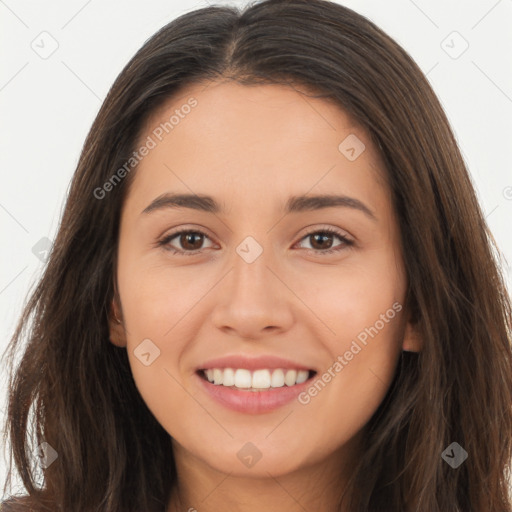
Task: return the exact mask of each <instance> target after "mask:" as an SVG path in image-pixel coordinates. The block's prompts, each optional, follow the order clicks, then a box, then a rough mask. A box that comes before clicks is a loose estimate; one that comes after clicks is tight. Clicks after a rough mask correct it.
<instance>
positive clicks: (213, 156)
mask: <svg viewBox="0 0 512 512" xmlns="http://www.w3.org/2000/svg"><path fill="white" fill-rule="evenodd" d="M300 90H301V91H305V89H304V88H301V89H300ZM308 94H310V92H308ZM313 94H314V93H313ZM150 140H151V143H150V142H149V141H150ZM144 144H146V145H147V146H150V145H151V149H150V150H149V151H147V152H146V154H145V156H144V157H143V158H141V160H140V162H139V165H138V166H137V169H136V173H135V180H134V184H133V186H132V188H131V191H130V195H136V196H137V197H142V196H144V200H146V199H152V198H153V197H150V196H155V195H156V194H157V193H158V192H163V191H169V190H173V191H176V190H178V191H182V192H185V191H186V192H188V193H191V192H192V193H194V192H196V191H197V192H200V193H208V194H212V195H216V196H218V197H219V196H220V197H221V198H222V199H224V198H223V197H222V190H223V189H226V188H227V189H228V190H227V192H228V194H227V195H229V196H232V195H233V193H234V190H235V189H236V191H237V194H238V195H242V196H244V197H245V200H246V201H247V200H250V198H249V196H252V197H254V198H261V197H262V195H263V196H267V197H269V196H270V195H271V193H272V191H275V192H276V194H277V195H283V194H286V195H287V196H289V195H290V194H297V195H299V194H305V193H307V192H308V190H312V189H314V192H316V193H332V192H334V190H333V189H340V190H339V191H340V192H344V193H352V194H355V193H358V194H359V195H360V196H361V195H362V196H366V199H367V201H368V202H372V201H373V202H375V198H374V199H373V200H372V199H371V198H370V197H369V195H371V189H372V187H373V189H374V191H376V189H377V188H378V189H382V190H381V192H384V191H385V190H384V189H385V187H384V182H383V180H382V176H383V175H384V173H383V165H382V162H381V159H380V155H379V154H378V152H377V151H376V149H375V147H374V145H373V144H372V142H371V141H370V139H369V137H368V135H367V133H366V131H365V130H364V129H363V128H362V127H361V126H359V125H358V124H357V123H356V122H354V121H353V119H352V118H351V117H350V116H349V115H348V114H347V113H346V112H345V111H344V110H343V109H342V108H341V107H339V106H338V105H337V104H336V103H335V102H334V101H332V100H328V99H325V98H314V97H311V96H308V95H304V94H302V93H301V92H298V91H297V90H294V89H293V88H291V87H289V86H285V85H275V84H265V85H251V86H247V85H241V84H238V83H235V82H229V81H228V82H207V83H199V84H193V85H191V86H189V87H186V88H185V89H183V90H181V91H180V93H178V94H176V95H175V96H173V97H172V98H171V99H169V100H168V101H167V102H166V103H165V104H164V105H163V106H162V107H161V108H160V109H158V110H157V111H156V112H154V113H153V114H152V115H151V116H150V117H149V118H148V120H147V122H146V123H145V126H144V129H143V130H142V131H141V135H140V137H139V141H138V145H137V147H140V146H142V145H144ZM347 151H348V152H347ZM354 156H355V158H354ZM134 189H135V190H134ZM251 192H252V193H251ZM230 198H231V199H232V197H226V200H227V201H229V199H230ZM361 199H363V198H361ZM255 200H256V199H255ZM246 204H247V203H246Z"/></svg>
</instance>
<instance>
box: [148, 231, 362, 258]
mask: <svg viewBox="0 0 512 512" xmlns="http://www.w3.org/2000/svg"><path fill="white" fill-rule="evenodd" d="M186 233H187V234H190V233H193V234H199V235H203V236H204V237H206V238H210V237H209V236H208V235H207V234H206V233H204V232H203V231H201V230H200V229H183V230H181V231H177V232H176V233H171V234H169V235H167V236H165V237H164V238H162V239H161V240H159V241H158V242H157V246H158V247H164V248H165V250H167V251H170V252H171V253H172V254H177V255H182V256H195V255H197V254H199V253H200V252H201V249H197V250H195V251H182V250H179V249H176V248H174V247H171V246H169V245H168V244H169V242H170V241H171V240H173V239H174V238H176V237H178V236H179V235H183V234H186ZM317 234H323V235H325V234H329V235H335V236H337V237H338V238H339V239H340V240H341V241H342V242H343V244H341V245H339V246H337V247H335V248H334V249H326V250H324V251H322V250H315V249H306V251H308V252H313V253H316V254H320V255H322V256H323V255H326V254H332V253H334V252H339V251H341V250H343V249H344V248H347V247H351V246H353V245H354V242H353V241H352V240H349V239H348V238H347V237H346V236H344V235H342V234H341V233H340V232H339V231H337V230H336V229H333V228H322V229H317V230H316V231H310V232H309V233H306V234H305V235H304V236H303V237H302V238H301V239H300V240H299V242H300V241H302V240H303V239H304V238H307V237H310V236H312V235H317Z"/></svg>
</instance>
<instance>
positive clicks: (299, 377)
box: [295, 370, 309, 384]
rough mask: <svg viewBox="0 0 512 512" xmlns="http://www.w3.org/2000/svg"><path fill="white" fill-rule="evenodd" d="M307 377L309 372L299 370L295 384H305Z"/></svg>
mask: <svg viewBox="0 0 512 512" xmlns="http://www.w3.org/2000/svg"><path fill="white" fill-rule="evenodd" d="M308 377H309V372H308V371H307V370H299V371H298V372H297V380H296V381H295V383H296V384H302V383H303V382H306V381H307V380H308Z"/></svg>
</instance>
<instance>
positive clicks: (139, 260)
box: [4, 0, 512, 512]
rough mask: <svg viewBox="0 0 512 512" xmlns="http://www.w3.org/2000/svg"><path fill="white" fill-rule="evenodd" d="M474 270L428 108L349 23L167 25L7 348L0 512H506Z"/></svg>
mask: <svg viewBox="0 0 512 512" xmlns="http://www.w3.org/2000/svg"><path fill="white" fill-rule="evenodd" d="M304 244H307V245H304ZM494 249H495V248H494V246H493V240H492V236H491V234H490V232H489V230H488V228H487V226H486V224H485V221H484V217H483V215H482V212H481V209H480V207H479V205H478V202H477V199H476V197H475V192H474V190H473V187H472V185H471V181H470V178H469V175H468V172H467V169H466V167H465V164H464V162H463V159H462V157H461V155H460V152H459V149H458V147H457V145H456V142H455V139H454V137H453V134H452V132H451V129H450V127H449V124H448V122H447V119H446V116H445V114H444V112H443V110H442V108H441V106H440V104H439V102H438V100H437V98H436V97H435V95H434V93H433V91H432V90H431V88H430V86H429V84H428V82H427V81H426V79H425V77H424V76H423V74H422V73H421V71H420V70H419V68H418V67H417V66H416V64H415V63H414V62H413V61H412V60H411V58H410V57H409V56H408V55H407V54H406V52H405V51H404V50H403V49H401V48H400V47H399V46H398V45H397V44H396V43H395V42H394V41H393V40H391V39H390V38H389V37H388V36H387V35H386V34H384V33H383V32H382V31H381V30H380V29H378V28H377V27H376V26H375V25H373V24H372V23H371V22H370V21H368V20H367V19H365V18H364V17H362V16H360V15H358V14H356V13H355V12H353V11H351V10H349V9H347V8H344V7H342V6H340V5H337V4H334V3H330V2H327V1H324V0H314V1H309V0H308V1H305V0H290V1H284V0H281V1H279V0H267V1H263V2H260V3H257V4H255V5H252V6H250V7H248V8H247V9H246V10H245V11H244V12H241V13H239V12H237V11H236V10H234V9H231V8H227V7H210V8H206V9H201V10H198V11H194V12H191V13H188V14H186V15H183V16H181V17H180V18H178V19H177V20H174V21H173V22H171V23H170V24H169V25H167V26H166V27H164V28H163V29H161V30H160V31H159V32H158V33H157V34H155V36H153V37H152V38H151V39H150V40H149V41H148V42H147V43H146V44H145V45H144V46H143V47H142V48H141V50H140V51H139V52H138V53H137V54H136V55H135V57H134V58H133V59H132V61H131V62H130V63H128V65H127V66H126V67H125V69H124V70H123V71H122V72H121V74H120V76H119V77H118V79H117V80H116V82H115V83H114V85H113V87H112V89H111V90H110V92H109V94H108V96H107V98H106V99H105V102H104V104H103V106H102V108H101V110H100V112H99V114H98V116H97V118H96V120H95V122H94V124H93V126H92V128H91V131H90V134H89V136H88V138H87V140H86V142H85V146H84V149H83V152H82V155H81V158H80V162H79V164H78V168H77V170H76V173H75V176H74V178H73V182H72V185H71V189H70V192H69V197H68V200H67V204H66V208H65V211H64V214H63V218H62V221H61V225H60V229H59V232H58V235H57V238H56V240H55V243H54V247H53V250H52V252H51V255H50V258H49V261H48V266H47V268H46V271H45V274H44V276H43V278H42V280H41V282H40V283H39V285H38V287H37V289H36V290H35V292H34V294H33V295H32V297H31V298H30V301H29V303H28V305H27V307H26V309H25V311H24V313H23V316H22V318H21V320H20V323H19V325H18V328H17V330H16V332H15V334H14V337H13V340H12V341H11V346H10V348H11V352H10V356H11V361H12V355H13V354H14V350H15V349H16V348H17V347H18V346H19V345H20V343H21V341H22V334H23V332H24V331H25V330H28V332H27V335H28V342H27V345H26V347H25V348H24V354H23V358H22V360H21V364H20V366H19V367H18V368H16V370H15V371H14V372H13V379H12V382H11V383H10V389H9V393H10V394H9V409H8V417H7V424H6V431H7V432H8V434H9V436H10V440H11V443H12V455H13V457H14V461H15V464H16V468H17V470H18V471H19V473H20V475H21V477H22V479H23V483H24V485H25V487H26V489H27V492H28V496H27V497H24V498H17V499H13V500H11V501H10V502H8V503H6V504H5V505H4V509H6V510H28V509H30V508H31V509H32V510H52V511H54V510H73V511H86V510H87V511H88V510H104V511H108V512H111V511H123V512H129V511H140V510H145V511H150V510H154V511H166V512H175V511H178V510H189V511H192V510H198V511H201V512H203V511H205V512H209V511H213V510H224V509H232V510H244V511H250V510H287V511H292V512H293V511H295V510H322V511H339V512H341V511H343V512H346V511H350V512H352V511H361V512H362V511H381V510H390V511H398V510H403V511H425V510H428V511H429V512H430V511H432V512H435V511H439V512H441V511H443V512H444V511H446V510H453V511H469V510H471V511H479V512H480V511H481V512H484V511H485V512H488V511H491V510H492V511H500V512H505V511H506V512H510V511H511V510H512V506H511V504H510V496H509V495H508V487H507V485H508V483H507V478H508V474H509V473H508V472H509V471H510V464H511V458H512V409H511V407H510V406H511V403H512V350H511V339H510V332H511V307H510V299H509V297H508V296H507V294H506V291H505V287H504V284H503V277H502V275H501V273H500V270H499V262H498V261H497V259H496V257H495V253H494ZM30 320H32V324H30V326H29V321H30ZM31 407H33V408H34V412H35V415H34V417H31V416H30V414H29V412H30V408H31ZM31 425H33V426H35V431H36V432H37V435H36V437H35V439H32V451H30V453H26V452H25V446H26V443H27V439H29V434H28V429H29V427H30V426H31ZM35 462H37V465H38V468H39V469H40V470H42V473H43V476H44V482H43V485H42V486H39V485H38V483H37V480H36V478H35V476H34V475H33V473H32V468H33V466H34V463H35ZM23 507H25V508H23Z"/></svg>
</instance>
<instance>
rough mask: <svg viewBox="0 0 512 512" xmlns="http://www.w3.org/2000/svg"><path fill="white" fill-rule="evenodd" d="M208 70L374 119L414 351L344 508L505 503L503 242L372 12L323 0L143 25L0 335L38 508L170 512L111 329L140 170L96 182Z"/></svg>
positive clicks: (477, 507)
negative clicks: (41, 263) (453, 459)
mask: <svg viewBox="0 0 512 512" xmlns="http://www.w3.org/2000/svg"><path fill="white" fill-rule="evenodd" d="M217 79H229V80H235V81H237V82H239V83H241V84H246V85H254V84H258V83H265V84H270V83H275V84H292V83H293V84H302V85H303V86H304V87H305V88H308V90H310V91H316V93H315V94H316V97H322V98H325V99H329V100H333V101H335V102H336V103H337V104H338V105H339V106H340V107H341V108H343V109H345V111H346V112H348V113H349V114H350V115H351V116H352V117H353V118H354V119H355V120H356V121H357V122H358V123H360V124H361V125H362V126H363V127H364V128H365V129H366V130H367V132H368V134H369V136H370V137H371V139H372V141H373V143H374V144H375V147H376V148H377V149H378V150H379V152H380V154H381V156H382V158H383V161H384V163H385V166H386V170H387V173H386V174H387V176H386V180H387V182H388V185H389V188H390V190H391V194H392V200H393V207H394V209H395V212H396V215H397V219H398V222H399V228H400V232H401V239H402V247H401V250H402V252H403V256H404V261H405V265H406V272H407V282H408V290H407V297H406V307H407V308H408V311H411V312H412V315H413V319H414V321H415V323H416V325H417V329H418V332H419V333H420V335H421V336H422V339H423V350H422V351H421V352H420V353H418V354H412V353H405V352H404V353H402V355H401V359H400V362H399V365H398V368H397V372H396V375H395V378H394V381H393V383H392V385H391V387H390V389H389V392H388V394H387V395H386V397H385V399H384V401H383V402H382V404H381V405H380V407H379V408H378V410H377V411H376V413H375V414H374V416H373V417H372V418H371V420H370V422H369V424H368V425H367V435H366V438H365V450H364V453H363V454H362V456H361V458H360V460H359V462H358V466H357V467H356V468H354V472H353V475H352V479H351V481H350V486H349V487H348V488H347V496H350V497H351V502H350V508H349V510H351V511H356V512H370V511H382V510H386V511H393V512H395V511H428V512H436V511H437V512H446V511H448V510H450V511H452V512H456V511H460V512H467V511H477V512H511V511H512V505H511V503H510V495H509V489H508V482H507V480H508V478H510V469H511V468H510V465H511V460H512V349H511V336H512V335H511V332H512V329H511V327H512V314H511V302H510V298H509V296H508V294H507V291H506V288H505V285H504V278H503V275H502V273H501V270H500V259H499V258H500V253H499V251H498V249H497V248H496V245H495V243H494V240H493V238H492V235H491V233H490V232H489V229H488V227H487V225H486V222H485V219H484V216H483V214H482V211H481V208H480V206H479V204H478V202H477V199H476V196H475V192H474V189H473V186H472V183H471V180H470V177H469V175H468V171H467V169H466V166H465V163H464V161H463V159H462V157H461V153H460V151H459V149H458V147H457V144H456V141H455V139H454V136H453V133H452V131H451V129H450V126H449V124H448V121H447V118H446V116H445V114H444V112H443V109H442V108H441V106H440V103H439V101H438V99H437V98H436V96H435V94H434V92H433V91H432V89H431V87H430V86H429V83H428V82H427V80H426V78H425V76H424V75H423V74H422V72H421V70H420V69H419V68H418V66H417V65H416V64H415V63H414V62H413V60H412V59H411V58H410V56H409V55H408V54H407V53H406V52H405V51H404V50H403V49H402V48H401V47H400V46H399V45H398V44H397V43H396V42H394V41H393V40H392V39H391V38H390V37H389V36H387V35H386V34H385V33H384V32H383V31H382V30H380V29H379V28H378V27H376V26H375V25H374V24H373V23H371V22H370V21H369V20H368V19H366V18H365V17H363V16H361V15H359V14H357V13H355V12H353V11H352V10H350V9H348V8H345V7H342V6H340V5H338V4H335V3H331V2H329V1H326V0H266V1H262V2H258V3H253V5H250V6H248V7H247V8H246V9H245V10H243V11H242V12H239V11H238V10H237V9H235V8H231V7H208V8H205V9H200V10H196V11H193V12H189V13H187V14H185V15H183V16H181V17H179V18H177V19H176V20H174V21H172V22H171V23H169V24H168V25H166V26H165V27H163V28H162V29H161V30H160V31H159V32H158V33H156V34H155V35H154V36H153V37H152V38H151V39H149V41H147V42H146V43H145V44H144V46H143V47H142V48H141V49H140V50H139V51H138V53H137V54H136V55H135V56H134V57H133V59H132V60H131V61H130V62H129V63H128V64H127V66H126V67H125V68H124V69H123V71H122V72H121V74H120V75H119V77H118V78H117V79H116V81H115V83H114V85H113V86H112V88H111V89H110V91H109V93H108V95H107V97H106V99H105V101H104V103H103V105H102V107H101V110H100V112H99V113H98V116H97V118H96V120H95V121H94V124H93V126H92V128H91V130H90V133H89V135H88V137H87V139H86V141H85V145H84V147H83V150H82V153H81V156H80V161H79V163H78V167H77V169H76V172H75V174H74V177H73V180H72V183H71V188H70V191H69V196H68V199H67V202H66V206H65V210H64V213H63V217H62V220H61V224H60V228H59V231H58V234H57V236H56V239H55V242H54V245H53V248H52V250H51V253H50V256H49V260H48V262H47V266H46V268H45V270H44V274H43V276H42V278H41V280H40V282H39V283H38V285H37V287H36V288H35V290H34V291H33V293H32V294H31V296H30V298H29V300H28V302H27V304H26V306H25V309H24V311H23V314H22V316H21V319H20V321H19V324H18V326H17V328H16V330H15V333H14V335H13V338H12V340H11V341H10V343H9V346H8V356H9V361H10V365H11V368H10V372H11V373H10V375H11V377H10V381H9V399H8V413H7V418H6V424H5V436H4V440H6V438H7V436H8V437H9V439H10V442H11V446H12V450H11V457H10V460H11V466H12V458H14V462H15V465H16V469H17V471H18V472H19V474H20V476H21V479H22V481H23V484H24V487H25V489H26V491H27V492H28V496H29V499H28V501H27V503H28V504H29V506H30V507H31V508H32V509H33V510H38V511H39V510H47V511H52V512H55V511H57V510H58V511H66V512H67V511H73V512H82V511H83V512H85V511H104V512H132V511H133V512H135V511H141V510H144V511H160V512H161V511H163V510H165V507H166V505H167V503H168V501H169V498H170V491H171V488H172V487H173V486H174V485H175V483H176V471H175V466H174V459H173V453H172V449H171V440H170V436H169V435H168V434H167V432H166V431H165V430H164V429H163V427H162V426H161V425H160V424H159V423H158V422H157V421H156V419H155V418H154V417H153V415H152V414H151V412H150V411H149V409H148V408H147V407H146V405H145V403H144V401H143V399H142V398H141V396H140V395H139V393H138V391H137V388H136V386H135V384H134V381H133V378H132V374H131V371H130V366H129V362H128V357H127V354H126V350H125V349H120V348H118V347H115V346H114V345H113V344H112V343H110V342H109V339H108V338H109V331H108V318H109V314H110V305H111V303H112V299H113V296H114V270H115V265H116V253H117V246H118V235H119V219H120V212H121V208H122V205H123V200H124V197H125V196H126V190H127V187H128V186H129V184H130V183H131V182H132V180H133V176H134V174H135V172H136V168H135V169H133V170H132V171H131V172H130V173H129V174H128V175H127V177H126V178H125V179H124V180H122V181H121V182H120V183H118V184H116V186H114V187H112V190H111V191H110V192H109V194H108V196H107V197H104V198H103V199H99V198H98V197H96V196H95V195H94V191H95V190H97V189H98V187H102V186H103V184H105V183H106V182H107V181H108V180H109V179H110V178H111V177H112V175H113V174H114V172H115V171H116V170H117V169H119V168H120V167H121V166H122V165H123V164H124V163H125V162H126V161H127V159H128V158H129V157H130V155H131V154H132V152H133V150H134V147H135V143H136V141H137V138H138V136H139V135H140V133H141V129H142V128H143V126H144V123H145V121H146V120H147V118H148V116H149V115H150V114H151V113H153V112H154V111H155V110H156V109H158V108H159V107H160V106H162V105H163V103H164V102H166V101H168V100H169V98H170V97H171V96H172V95H175V94H177V93H178V92H179V91H183V90H184V88H186V86H187V85H190V84H193V83H198V82H201V81H208V80H217ZM24 339H26V344H25V345H24V346H23V347H22V346H21V343H22V340H24ZM21 349H22V350H21ZM20 350H21V357H20V360H19V362H17V363H16V364H14V359H15V356H16V352H17V351H20ZM43 442H46V443H48V444H49V445H50V446H51V447H52V448H53V449H54V450H55V451H56V453H57V454H58V458H57V460H56V461H55V462H53V464H51V465H49V466H48V467H47V468H46V469H45V470H44V471H43V483H42V484H40V483H39V482H38V481H37V478H36V476H35V475H34V473H33V471H32V469H31V468H32V466H33V460H32V459H33V457H32V455H31V453H32V451H31V450H32V448H33V449H35V448H36V447H38V446H40V445H41V443H43ZM453 442H456V443H458V444H459V445H460V446H461V447H462V448H463V449H464V450H465V451H466V452H467V454H468V457H467V459H466V460H465V461H464V462H463V463H462V464H460V465H459V466H458V467H456V468H454V467H452V466H451V465H450V464H448V463H447V462H446V460H445V458H443V457H442V454H443V452H444V450H445V449H446V448H447V447H449V446H450V445H451V443H453ZM10 469H11V468H10ZM8 480H9V481H10V473H9V477H8ZM5 485H6V487H5V488H7V485H8V484H7V482H6V484H5ZM5 488H4V493H5ZM15 510H18V508H15ZM20 510H21V509H20Z"/></svg>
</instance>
